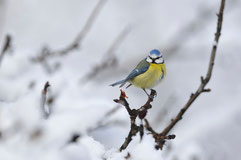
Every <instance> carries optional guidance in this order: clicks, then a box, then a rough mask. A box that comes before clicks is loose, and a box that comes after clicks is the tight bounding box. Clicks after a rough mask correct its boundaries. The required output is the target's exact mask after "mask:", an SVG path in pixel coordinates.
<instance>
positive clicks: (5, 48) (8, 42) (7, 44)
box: [0, 35, 12, 65]
mask: <svg viewBox="0 0 241 160" xmlns="http://www.w3.org/2000/svg"><path fill="white" fill-rule="evenodd" d="M11 41H12V37H11V36H10V35H6V37H5V42H4V45H3V48H2V51H1V54H0V65H1V63H2V60H3V57H4V55H5V53H6V52H7V51H8V49H9V48H10V47H11Z"/></svg>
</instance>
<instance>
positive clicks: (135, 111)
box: [114, 90, 156, 151]
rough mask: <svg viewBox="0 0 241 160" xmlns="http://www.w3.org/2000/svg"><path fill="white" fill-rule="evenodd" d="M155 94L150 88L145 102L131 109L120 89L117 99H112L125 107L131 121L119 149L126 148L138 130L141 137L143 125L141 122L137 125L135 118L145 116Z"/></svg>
mask: <svg viewBox="0 0 241 160" xmlns="http://www.w3.org/2000/svg"><path fill="white" fill-rule="evenodd" d="M155 96H156V91H155V90H151V94H150V96H149V98H148V100H147V102H146V103H145V104H144V105H143V106H141V107H140V108H139V109H131V108H130V106H129V103H128V102H127V100H126V98H128V97H127V96H126V93H125V92H124V91H122V90H121V94H120V97H119V99H114V102H116V103H119V104H121V105H123V106H124V107H125V108H126V110H127V112H128V114H129V116H130V122H131V127H130V131H129V134H128V136H127V137H126V139H125V141H124V143H123V144H122V146H121V147H120V151H122V150H124V149H126V148H127V146H128V145H129V143H130V142H131V141H132V137H133V136H135V135H136V134H137V133H138V132H140V137H141V139H142V136H143V133H144V130H143V125H142V124H141V125H140V126H138V125H137V124H136V118H137V116H138V117H139V118H140V119H141V120H142V119H144V118H145V116H146V114H147V110H148V109H150V108H151V107H152V106H151V104H150V103H151V102H152V101H153V99H154V97H155Z"/></svg>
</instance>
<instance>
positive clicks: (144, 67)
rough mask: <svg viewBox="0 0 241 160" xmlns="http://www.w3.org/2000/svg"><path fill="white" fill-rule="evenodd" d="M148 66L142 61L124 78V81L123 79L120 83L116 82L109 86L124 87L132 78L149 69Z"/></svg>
mask: <svg viewBox="0 0 241 160" xmlns="http://www.w3.org/2000/svg"><path fill="white" fill-rule="evenodd" d="M149 66H150V64H149V63H147V62H146V61H145V60H142V61H141V62H140V63H139V64H138V65H137V67H136V68H135V69H134V70H133V71H131V73H130V74H129V75H128V76H127V77H126V79H123V80H121V81H118V82H116V83H113V84H111V85H110V86H116V85H119V84H121V85H120V87H123V86H124V85H125V83H126V82H127V81H129V80H131V79H133V78H134V77H136V76H138V75H140V74H142V73H144V72H146V71H147V70H148V68H149Z"/></svg>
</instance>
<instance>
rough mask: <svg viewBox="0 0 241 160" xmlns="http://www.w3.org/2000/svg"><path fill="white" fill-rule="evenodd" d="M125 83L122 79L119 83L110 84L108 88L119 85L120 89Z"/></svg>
mask: <svg viewBox="0 0 241 160" xmlns="http://www.w3.org/2000/svg"><path fill="white" fill-rule="evenodd" d="M125 83H126V81H125V79H123V80H121V81H118V82H115V83H113V84H110V86H112V87H114V86H117V85H119V84H121V85H120V87H122V86H123V85H125Z"/></svg>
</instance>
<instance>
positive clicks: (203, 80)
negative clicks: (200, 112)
mask: <svg viewBox="0 0 241 160" xmlns="http://www.w3.org/2000/svg"><path fill="white" fill-rule="evenodd" d="M224 7H225V0H221V5H220V10H219V13H218V14H217V16H218V21H217V29H216V33H215V38H214V43H213V47H212V51H211V57H210V61H209V66H208V71H207V74H206V77H205V78H204V77H203V76H202V77H201V84H200V86H199V87H198V89H197V90H196V92H195V93H194V94H193V93H192V94H191V96H190V99H189V100H188V101H187V103H186V104H185V106H184V107H183V108H182V109H181V110H180V112H179V113H178V114H177V116H176V117H175V118H174V119H172V121H171V123H170V124H169V125H168V126H167V127H166V128H165V129H164V130H163V131H162V132H161V133H160V134H157V135H158V136H156V137H158V138H159V139H157V138H155V137H154V136H153V137H154V138H155V140H156V144H157V146H158V148H160V149H162V148H163V145H164V144H165V139H162V138H160V137H161V136H163V137H165V136H167V134H168V133H169V132H170V131H171V130H172V128H173V127H174V126H175V125H176V124H177V122H179V121H180V120H181V119H182V117H183V115H184V113H185V112H186V111H187V110H188V109H189V107H190V106H191V104H192V103H193V102H194V101H195V100H196V99H197V97H199V95H200V94H202V93H204V92H210V91H211V90H210V89H206V88H205V87H206V85H207V84H208V82H209V81H210V79H211V76H212V71H213V67H214V60H215V56H216V51H217V45H218V41H219V37H220V35H221V29H222V22H223V11H224ZM148 125H149V123H148V121H146V126H148ZM153 133H155V134H156V132H153Z"/></svg>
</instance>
